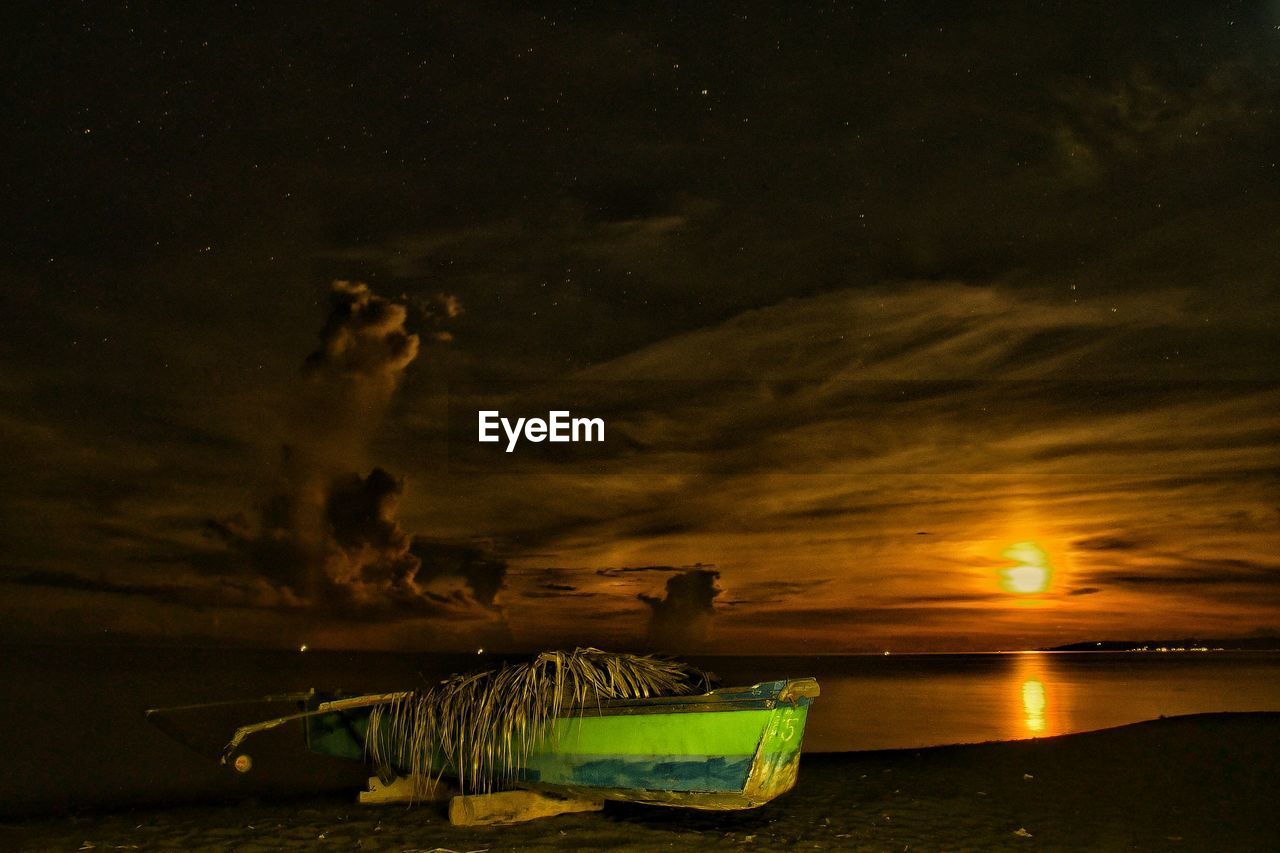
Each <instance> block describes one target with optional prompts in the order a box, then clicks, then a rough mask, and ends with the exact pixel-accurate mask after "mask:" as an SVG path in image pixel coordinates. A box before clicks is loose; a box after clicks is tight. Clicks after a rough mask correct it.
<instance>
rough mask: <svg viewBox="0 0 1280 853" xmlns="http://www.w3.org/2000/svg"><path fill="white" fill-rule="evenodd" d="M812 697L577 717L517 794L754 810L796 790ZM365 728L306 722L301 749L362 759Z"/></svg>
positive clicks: (802, 691)
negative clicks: (306, 747)
mask: <svg viewBox="0 0 1280 853" xmlns="http://www.w3.org/2000/svg"><path fill="white" fill-rule="evenodd" d="M817 695H818V687H817V682H815V681H814V680H813V679H799V680H794V681H775V682H767V683H764V684H758V685H755V686H753V687H747V688H733V689H729V690H718V691H713V692H711V693H708V694H704V695H701V696H688V697H664V698H661V699H649V700H624V701H609V702H603V703H601V704H600V705H599V706H597V707H591V708H582V709H575V710H574V711H573V712H571V713H570V714H567V715H565V716H563V717H561V718H559V719H557V720H556V721H555V723H554V728H553V730H552V731H551V732H550V733H549V734H548V735H547V736H546V737H545V738H543V739H542V741H540V742H539V743H537V744H535V745H534V747H533V749H532V750H531V752H530V754H529V757H528V759H527V760H526V761H525V763H524V765H523V766H522V767H521V768H520V770H519V774H518V780H517V784H518V785H519V786H520V787H524V788H529V789H532V790H538V791H544V792H547V793H553V794H561V795H564V796H572V797H579V798H594V799H607V800H626V801H631V802H644V803H658V804H663V805H672V806H684V807H688V808H701V809H744V808H753V807H755V806H759V805H763V804H764V803H767V802H769V801H770V800H772V799H774V798H775V797H777V796H778V795H779V794H782V793H784V792H786V791H788V790H790V789H791V788H792V787H793V786H794V785H795V783H796V778H797V774H798V771H799V762H800V748H801V745H802V743H803V740H804V729H805V723H806V722H807V719H808V711H809V705H810V703H811V702H812V700H813V699H814V698H815V697H816V696H817ZM367 725H368V711H367V709H361V710H357V711H344V712H336V713H334V714H323V715H319V716H316V717H312V718H309V719H308V728H307V737H308V745H309V746H310V748H311V749H312V750H313V751H316V752H321V753H325V754H329V755H338V756H342V757H347V758H361V757H363V755H364V733H365V730H366V728H367ZM445 772H446V773H449V768H445Z"/></svg>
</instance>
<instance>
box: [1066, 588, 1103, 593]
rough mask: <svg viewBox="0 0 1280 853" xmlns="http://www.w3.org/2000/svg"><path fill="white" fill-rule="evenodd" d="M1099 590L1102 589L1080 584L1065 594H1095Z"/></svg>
mask: <svg viewBox="0 0 1280 853" xmlns="http://www.w3.org/2000/svg"><path fill="white" fill-rule="evenodd" d="M1100 592H1102V590H1101V589H1099V588H1098V587H1096V586H1081V587H1076V588H1075V589H1073V590H1071V591H1070V592H1068V593H1067V595H1097V594H1098V593H1100Z"/></svg>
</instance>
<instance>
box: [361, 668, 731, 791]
mask: <svg viewBox="0 0 1280 853" xmlns="http://www.w3.org/2000/svg"><path fill="white" fill-rule="evenodd" d="M707 687H708V681H707V676H706V675H705V674H704V673H702V672H701V671H699V670H697V669H695V668H693V667H691V666H688V665H686V664H682V663H678V662H675V661H668V660H662V659H660V658H654V657H649V656H644V655H626V654H613V653H610V652H603V651H600V650H599V649H575V650H574V651H572V652H544V653H542V654H540V655H538V656H537V657H536V658H535V659H533V660H532V661H530V662H528V663H521V664H516V665H514V666H506V665H504V666H502V667H500V668H498V669H494V670H489V671H487V672H481V673H476V674H473V675H455V676H451V677H450V678H448V679H446V680H445V681H443V682H441V683H440V684H438V685H437V686H435V687H432V688H429V689H425V690H415V691H412V692H409V693H405V694H400V695H399V696H397V697H396V698H394V699H392V700H391V701H389V702H386V703H384V704H380V705H377V706H375V707H374V708H373V710H372V712H371V713H370V715H369V728H368V731H367V732H366V734H365V749H366V751H367V752H368V754H369V756H370V757H371V758H372V759H373V762H374V765H375V767H377V769H378V772H379V774H381V775H382V776H383V777H384V778H387V777H388V776H389V775H391V774H394V773H401V774H403V773H408V774H410V775H411V776H412V777H413V778H414V779H415V780H417V781H418V782H419V783H429V782H430V781H432V780H433V778H434V779H438V778H439V777H440V775H441V774H443V773H445V772H449V773H452V774H456V775H457V777H458V785H459V787H460V788H461V789H462V791H463V792H464V793H485V792H489V791H493V790H500V789H502V788H506V787H510V786H511V785H512V784H513V783H514V782H515V781H516V779H517V775H518V773H519V771H520V768H521V767H522V766H523V765H524V763H525V760H526V759H527V758H528V757H529V754H530V752H531V751H532V749H533V747H534V745H535V744H536V743H538V742H539V741H542V740H544V739H545V738H548V737H554V735H555V729H554V724H555V720H556V718H557V717H561V716H566V715H571V714H574V713H581V711H582V710H583V709H585V708H588V707H591V706H592V705H593V704H595V703H597V702H600V701H602V700H605V699H639V698H647V697H652V696H682V695H687V694H690V693H697V692H701V691H703V690H705V689H707ZM433 772H434V777H433V776H432V773H433Z"/></svg>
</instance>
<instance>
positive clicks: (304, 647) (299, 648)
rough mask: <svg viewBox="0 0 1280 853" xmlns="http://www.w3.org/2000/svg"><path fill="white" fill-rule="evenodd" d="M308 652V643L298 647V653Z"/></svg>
mask: <svg viewBox="0 0 1280 853" xmlns="http://www.w3.org/2000/svg"><path fill="white" fill-rule="evenodd" d="M306 650H307V644H306V643H303V644H302V645H300V646H298V651H300V652H305V651H306Z"/></svg>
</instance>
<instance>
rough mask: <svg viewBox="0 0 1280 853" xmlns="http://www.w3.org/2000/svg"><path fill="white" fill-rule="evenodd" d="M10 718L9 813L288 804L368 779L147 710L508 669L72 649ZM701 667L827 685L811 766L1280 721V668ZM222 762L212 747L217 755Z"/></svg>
mask: <svg viewBox="0 0 1280 853" xmlns="http://www.w3.org/2000/svg"><path fill="white" fill-rule="evenodd" d="M4 654H5V659H6V666H5V667H4V669H3V672H2V673H0V693H2V695H3V696H4V697H5V701H4V702H3V703H0V720H3V722H4V723H5V724H6V725H5V727H4V731H5V732H6V734H7V741H8V743H7V746H8V753H9V754H8V756H7V759H8V767H7V769H8V771H9V772H8V773H6V774H3V775H2V776H0V811H2V812H3V813H8V814H21V813H32V812H42V811H62V810H67V809H75V808H78V807H93V806H100V805H102V806H111V805H120V804H133V803H163V802H182V801H192V800H210V799H222V800H225V799H235V798H244V797H273V796H280V795H293V794H304V793H311V792H316V791H323V790H334V789H336V788H341V787H344V786H351V785H355V784H359V783H360V781H361V780H362V778H363V776H364V775H365V771H364V770H363V768H361V767H359V766H358V765H354V764H352V763H349V762H342V761H338V760H336V759H329V758H325V757H323V756H312V755H310V754H308V753H306V751H305V750H303V749H302V747H301V739H300V733H299V730H298V729H296V728H294V727H293V726H287V725H286V726H283V727H281V728H279V729H276V730H274V731H271V732H268V733H265V734H263V735H258V736H255V737H254V738H253V739H251V741H250V742H249V744H248V745H249V746H250V747H252V748H251V749H250V751H251V752H252V753H253V755H254V769H253V771H252V772H250V773H249V774H246V775H243V776H241V775H237V774H235V773H233V772H231V771H229V770H227V769H225V768H222V767H219V766H218V765H217V764H216V763H215V762H213V761H211V760H210V759H209V758H208V757H205V756H201V755H199V754H197V752H196V751H194V750H192V749H189V748H188V747H185V746H182V745H180V744H178V743H176V742H174V741H172V740H171V739H170V738H168V737H166V736H165V735H164V734H163V733H161V732H160V731H158V730H157V729H156V728H155V727H154V726H152V725H151V724H149V723H148V722H147V721H146V720H145V718H144V714H143V712H144V711H145V710H146V709H147V708H153V707H167V706H174V705H186V704H193V703H203V702H213V701H218V700H226V699H245V700H250V699H254V698H259V697H264V696H268V695H271V694H280V693H286V692H291V691H302V690H306V689H308V688H311V687H316V688H319V689H322V690H327V689H334V688H342V689H345V690H349V691H361V692H364V691H368V692H374V691H389V690H400V689H404V688H406V687H413V686H417V685H418V684H420V683H422V681H423V679H427V680H429V681H434V680H435V679H437V678H439V677H441V676H443V675H447V674H449V673H450V672H457V671H462V670H465V669H470V668H473V667H476V666H486V665H490V664H492V663H494V662H495V661H494V659H493V658H490V657H487V656H475V655H465V656H456V655H455V656H422V655H396V654H363V653H338V652H316V651H309V652H305V653H300V652H264V651H243V650H225V649H224V650H212V649H174V648H141V647H114V648H88V647H69V646H19V647H12V646H11V647H6V648H5V649H4ZM692 661H693V662H694V663H696V664H698V665H700V666H703V667H704V668H706V669H709V670H711V671H713V672H715V673H716V674H717V675H718V676H720V678H721V681H722V683H723V684H725V685H735V684H751V683H755V682H758V681H767V680H772V679H775V678H785V677H798V676H806V675H812V676H816V677H817V678H818V679H819V682H820V684H821V688H822V696H821V697H820V698H819V699H818V700H817V701H816V702H815V704H814V706H813V710H812V712H811V715H810V718H809V728H808V731H807V733H806V738H805V748H806V750H807V751H811V752H840V751H849V750H877V749H900V748H913V747H923V746H933V745H940V744H953V743H974V742H981V741H990V740H1010V739H1019V738H1032V737H1049V736H1053V735H1059V734H1066V733H1070V732H1081V731H1091V730H1095V729H1100V728H1107V727H1110V726H1116V725H1122V724H1125V723H1132V722H1137V721H1140V720H1147V719H1153V718H1156V717H1159V716H1162V715H1164V716H1172V715H1177V714H1193V713H1200V712H1210V711H1280V653H1276V652H1168V653H1160V652H1145V653H1109V652H1097V653H1089V652H1084V653H1076V652H1072V653H1034V652H1028V653H1013V654H955V655H891V656H820V657H716V658H693V659H692ZM279 707H280V706H278V705H277V706H261V705H251V704H246V705H242V706H237V705H230V706H226V707H224V708H222V709H220V710H219V711H218V714H215V715H214V719H213V720H212V726H213V728H212V729H211V730H210V731H209V732H208V733H207V734H208V738H207V744H208V745H209V747H210V748H212V749H213V750H214V751H216V748H217V746H218V745H219V744H221V743H222V742H224V741H225V739H226V737H227V736H229V735H230V733H231V731H232V730H233V729H234V728H235V727H236V726H237V725H240V724H243V723H246V722H252V721H255V720H258V719H265V718H267V717H271V716H275V715H277V714H279V713H282V711H281V710H279ZM206 751H207V750H206Z"/></svg>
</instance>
